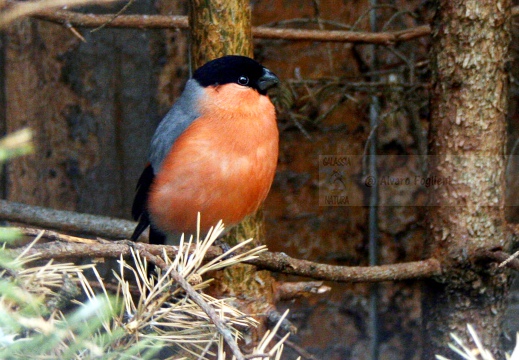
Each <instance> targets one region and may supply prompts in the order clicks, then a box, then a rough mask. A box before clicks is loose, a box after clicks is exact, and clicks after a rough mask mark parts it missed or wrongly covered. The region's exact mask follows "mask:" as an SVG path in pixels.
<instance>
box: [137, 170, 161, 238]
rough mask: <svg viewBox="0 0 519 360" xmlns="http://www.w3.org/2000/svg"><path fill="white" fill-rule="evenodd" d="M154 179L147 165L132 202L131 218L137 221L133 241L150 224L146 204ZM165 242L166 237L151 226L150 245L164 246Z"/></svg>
mask: <svg viewBox="0 0 519 360" xmlns="http://www.w3.org/2000/svg"><path fill="white" fill-rule="evenodd" d="M154 178H155V174H154V172H153V168H152V166H151V164H148V165H147V166H146V168H145V169H144V171H143V172H142V174H141V177H140V178H139V181H138V182H137V190H136V192H135V199H134V200H133V206H132V217H133V219H134V220H136V221H137V220H138V221H139V223H138V224H137V227H136V228H135V230H134V232H133V234H132V237H131V239H132V240H133V241H137V239H138V238H139V236H140V235H141V234H142V232H143V231H144V230H146V228H147V227H148V226H150V224H151V222H150V215H149V213H148V210H147V209H146V204H147V202H148V194H149V191H150V186H151V184H152V183H153V179H154ZM165 241H166V236H165V235H164V234H163V233H162V232H160V231H159V230H157V229H156V228H155V227H154V226H153V225H151V227H150V244H164V243H165Z"/></svg>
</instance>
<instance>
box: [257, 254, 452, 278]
mask: <svg viewBox="0 0 519 360" xmlns="http://www.w3.org/2000/svg"><path fill="white" fill-rule="evenodd" d="M249 263H250V264H252V265H256V266H258V267H260V268H262V269H266V270H270V271H275V272H281V273H283V274H290V275H299V276H306V277H310V278H312V279H316V280H330V281H337V282H348V283H353V282H380V281H398V280H411V279H422V278H430V277H435V276H439V275H441V273H442V269H441V265H440V262H439V261H438V260H436V259H433V258H431V259H427V260H421V261H412V262H407V263H402V264H391V265H380V266H336V265H328V264H319V263H315V262H312V261H307V260H299V259H294V258H291V257H290V256H288V255H286V254H284V253H271V252H264V253H262V254H260V255H259V257H258V259H255V260H253V261H250V262H249Z"/></svg>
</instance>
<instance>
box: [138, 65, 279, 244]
mask: <svg viewBox="0 0 519 360" xmlns="http://www.w3.org/2000/svg"><path fill="white" fill-rule="evenodd" d="M278 82H279V79H278V77H277V76H276V75H275V74H274V73H272V72H271V71H270V70H268V69H267V68H265V67H263V66H262V65H260V64H259V63H258V62H256V61H254V60H252V59H250V58H248V57H244V56H235V55H233V56H224V57H221V58H218V59H215V60H212V61H210V62H208V63H206V64H205V65H203V66H202V67H200V68H198V69H197V70H196V71H195V72H194V74H193V77H192V78H191V79H190V80H188V81H187V83H186V86H185V89H184V91H183V92H182V94H181V96H180V97H179V98H178V100H177V102H176V103H175V104H174V105H173V107H172V108H171V110H170V111H169V112H168V113H167V114H166V116H165V117H164V119H163V120H162V121H161V123H160V124H159V126H158V127H157V130H156V132H155V134H154V135H153V138H152V141H151V148H150V151H149V162H148V164H147V166H146V167H145V169H144V171H143V173H142V175H141V177H140V179H139V181H138V183H137V190H136V195H135V200H134V202H133V207H132V216H133V218H134V219H135V220H138V221H139V223H138V225H137V227H136V228H135V231H134V233H133V235H132V240H134V241H135V240H137V238H138V237H139V236H140V234H141V233H142V232H143V231H144V230H145V229H146V228H147V227H148V226H150V235H149V239H150V243H152V244H164V243H166V239H168V243H170V242H174V243H178V241H179V239H180V234H182V233H186V234H194V233H196V230H197V214H198V212H200V214H201V224H200V230H201V232H202V233H205V232H206V231H208V230H209V228H210V227H211V226H213V225H215V224H216V223H217V222H218V221H219V220H220V219H221V220H223V222H224V224H225V225H227V226H232V225H235V224H237V223H238V222H240V221H241V220H242V219H243V218H244V217H245V216H247V215H249V214H251V213H253V212H255V211H256V210H257V209H258V207H259V206H260V204H261V203H262V202H263V201H264V200H265V198H266V196H267V193H268V192H269V189H270V186H271V184H272V181H273V179H274V173H275V169H276V165H277V159H278V143H279V133H278V128H277V122H276V112H275V108H274V105H273V104H272V102H271V101H270V99H269V97H268V95H267V90H268V89H269V88H271V87H273V86H275V85H276V84H278ZM170 239H171V240H170Z"/></svg>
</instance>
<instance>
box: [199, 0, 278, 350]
mask: <svg viewBox="0 0 519 360" xmlns="http://www.w3.org/2000/svg"><path fill="white" fill-rule="evenodd" d="M190 5H191V7H190V15H189V20H190V28H191V62H192V68H193V69H196V68H198V67H199V66H201V65H203V64H204V63H206V62H207V61H209V60H212V59H215V58H218V57H221V56H224V55H244V56H249V57H253V51H252V35H251V9H250V4H249V1H248V0H226V1H223V0H214V1H213V0H212V1H205V0H191V2H190ZM202 216H203V214H202ZM249 238H254V239H255V245H259V244H262V243H263V240H264V234H263V214H262V212H261V211H259V212H258V213H256V214H254V215H252V216H249V217H248V218H247V219H245V220H244V221H243V222H242V223H241V224H240V225H238V226H236V227H235V228H234V229H233V230H232V231H231V232H230V233H229V235H227V236H226V238H225V241H226V242H227V243H229V244H230V245H234V244H236V243H237V242H240V241H243V240H246V239H249ZM214 276H215V278H216V280H217V281H215V284H214V286H213V291H214V292H215V295H216V296H226V297H235V298H236V300H237V302H238V306H240V307H241V309H242V311H245V312H247V313H249V314H265V313H267V312H268V311H269V310H271V309H272V307H273V302H274V299H273V292H272V286H273V285H272V283H273V280H272V277H271V276H270V273H269V272H268V271H257V270H256V267H254V266H251V265H238V266H233V267H232V268H229V269H226V270H224V271H223V272H219V273H217V274H215V275H214ZM258 320H259V321H262V319H258ZM262 323H263V324H264V323H265V322H264V321H263V322H262ZM263 331H264V327H261V326H260V327H258V330H257V332H256V336H257V335H260V334H262V332H263ZM253 338H254V336H253ZM254 342H255V341H254V339H253V343H254ZM251 345H253V344H251Z"/></svg>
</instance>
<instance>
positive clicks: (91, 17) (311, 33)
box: [34, 10, 431, 45]
mask: <svg viewBox="0 0 519 360" xmlns="http://www.w3.org/2000/svg"><path fill="white" fill-rule="evenodd" d="M34 17H35V18H37V19H40V20H46V21H50V22H54V23H58V24H65V23H67V22H68V23H69V24H72V25H74V26H80V27H95V28H97V27H99V26H102V25H105V26H106V27H116V28H140V29H187V28H188V27H189V23H188V18H187V16H167V15H120V16H118V17H115V18H114V15H113V14H108V15H97V14H80V13H76V12H73V11H65V10H60V11H41V12H39V13H38V14H36V15H34ZM430 32H431V28H430V26H429V25H423V26H417V27H415V28H411V29H407V30H401V31H387V32H378V33H370V32H363V31H347V30H307V29H279V28H271V27H266V26H255V27H253V28H252V35H253V36H254V37H255V38H261V39H277V40H291V41H323V42H351V43H361V44H362V43H364V44H368V43H369V44H384V45H389V44H394V43H398V42H401V41H408V40H411V39H415V38H419V37H422V36H426V35H429V34H430Z"/></svg>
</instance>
